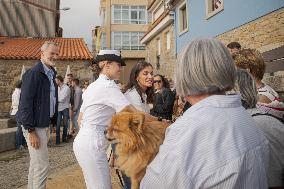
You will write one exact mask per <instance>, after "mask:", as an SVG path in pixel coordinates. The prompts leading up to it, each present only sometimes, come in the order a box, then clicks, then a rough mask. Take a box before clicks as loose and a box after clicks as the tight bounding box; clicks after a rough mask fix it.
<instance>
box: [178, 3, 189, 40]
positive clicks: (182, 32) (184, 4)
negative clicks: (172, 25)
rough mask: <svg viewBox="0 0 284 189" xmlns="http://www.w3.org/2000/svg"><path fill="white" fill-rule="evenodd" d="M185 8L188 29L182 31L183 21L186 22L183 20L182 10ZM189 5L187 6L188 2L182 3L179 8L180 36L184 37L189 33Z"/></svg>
mask: <svg viewBox="0 0 284 189" xmlns="http://www.w3.org/2000/svg"><path fill="white" fill-rule="evenodd" d="M184 7H185V18H186V28H184V29H182V28H181V27H182V25H181V21H182V22H184V20H183V17H182V16H183V15H181V12H182V9H183V8H184ZM188 20H189V19H188V5H187V1H184V2H182V3H181V4H180V5H179V6H178V35H179V36H180V35H182V34H184V33H186V32H188V28H189V27H188V25H189V24H188Z"/></svg>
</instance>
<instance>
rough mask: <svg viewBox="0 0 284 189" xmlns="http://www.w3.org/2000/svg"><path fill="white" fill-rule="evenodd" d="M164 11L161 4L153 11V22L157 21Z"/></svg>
mask: <svg viewBox="0 0 284 189" xmlns="http://www.w3.org/2000/svg"><path fill="white" fill-rule="evenodd" d="M164 11H165V7H164V4H163V3H161V4H160V5H159V7H158V8H157V9H156V10H154V11H153V21H155V20H157V19H158V18H159V16H161V15H162V14H163V12H164Z"/></svg>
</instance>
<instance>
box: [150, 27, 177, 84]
mask: <svg viewBox="0 0 284 189" xmlns="http://www.w3.org/2000/svg"><path fill="white" fill-rule="evenodd" d="M167 32H170V33H171V37H170V39H171V42H170V43H171V44H170V49H169V50H167V45H166V42H167V39H166V33H167ZM158 39H160V40H161V54H160V69H157V51H158V46H157V40H158ZM174 40H175V39H174V27H173V24H171V25H169V26H168V27H166V28H165V29H164V30H163V31H162V32H160V33H159V34H158V35H156V36H155V37H154V38H153V39H151V40H150V41H149V42H148V43H147V44H146V51H147V58H146V60H147V61H148V62H150V63H151V64H152V65H153V67H154V72H155V74H157V73H158V74H162V75H165V76H167V77H168V78H173V76H174V69H175V64H176V52H175V43H174Z"/></svg>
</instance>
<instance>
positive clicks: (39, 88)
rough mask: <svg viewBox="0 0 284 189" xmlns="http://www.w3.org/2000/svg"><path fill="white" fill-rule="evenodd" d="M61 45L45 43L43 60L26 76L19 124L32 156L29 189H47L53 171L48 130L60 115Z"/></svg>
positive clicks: (42, 49) (20, 104)
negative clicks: (57, 68) (58, 61)
mask: <svg viewBox="0 0 284 189" xmlns="http://www.w3.org/2000/svg"><path fill="white" fill-rule="evenodd" d="M58 55H59V46H58V45H57V44H56V43H54V42H48V41H47V42H45V43H44V44H43V46H42V47H41V59H40V61H39V62H38V63H37V64H36V65H35V66H34V67H32V68H31V69H30V70H29V71H27V72H26V73H25V74H24V76H23V83H22V91H21V98H20V103H19V110H18V112H17V121H18V122H19V123H20V124H21V125H22V127H23V128H24V129H23V133H24V136H25V138H26V141H27V144H28V148H29V153H30V168H29V179H28V188H29V189H43V188H46V178H47V174H48V170H49V161H48V150H47V128H48V126H49V123H50V118H52V117H53V116H56V114H57V101H58V100H57V99H58V95H57V85H56V83H55V75H56V73H55V70H54V68H53V66H54V65H55V63H54V61H55V60H56V59H57V57H58Z"/></svg>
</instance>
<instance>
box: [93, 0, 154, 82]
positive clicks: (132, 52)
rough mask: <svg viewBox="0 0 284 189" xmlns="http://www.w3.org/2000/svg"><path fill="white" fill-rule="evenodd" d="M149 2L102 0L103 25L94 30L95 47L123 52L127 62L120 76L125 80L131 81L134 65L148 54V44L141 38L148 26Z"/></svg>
mask: <svg viewBox="0 0 284 189" xmlns="http://www.w3.org/2000/svg"><path fill="white" fill-rule="evenodd" d="M147 3H148V2H147V0H100V19H101V26H100V27H97V28H96V29H95V30H93V31H94V32H93V34H94V35H93V36H94V37H95V38H96V40H94V41H93V43H95V44H94V45H93V46H94V47H99V48H96V49H95V51H96V52H98V51H99V50H100V49H115V50H119V51H121V55H122V57H123V58H124V59H125V62H126V66H125V67H123V69H122V74H121V78H120V79H121V81H122V82H123V83H127V82H128V80H129V76H130V71H131V69H132V67H133V65H134V64H135V63H137V61H138V60H144V59H145V57H146V51H145V45H143V44H141V42H140V40H141V38H142V36H143V35H144V34H145V32H146V31H147V28H148V21H147V9H146V7H147ZM98 43H100V45H98ZM96 52H94V54H95V53H96Z"/></svg>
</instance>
